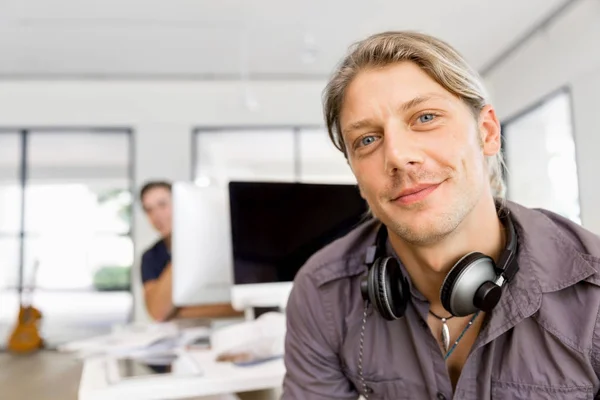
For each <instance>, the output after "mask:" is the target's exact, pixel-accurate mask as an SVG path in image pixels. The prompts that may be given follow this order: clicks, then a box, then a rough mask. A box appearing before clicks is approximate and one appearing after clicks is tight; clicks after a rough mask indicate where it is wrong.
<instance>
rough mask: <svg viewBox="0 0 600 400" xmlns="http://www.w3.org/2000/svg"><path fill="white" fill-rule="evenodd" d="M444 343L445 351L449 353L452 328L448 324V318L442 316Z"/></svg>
mask: <svg viewBox="0 0 600 400" xmlns="http://www.w3.org/2000/svg"><path fill="white" fill-rule="evenodd" d="M442 345H443V346H444V353H447V352H448V349H449V348H450V329H448V325H447V324H446V318H442Z"/></svg>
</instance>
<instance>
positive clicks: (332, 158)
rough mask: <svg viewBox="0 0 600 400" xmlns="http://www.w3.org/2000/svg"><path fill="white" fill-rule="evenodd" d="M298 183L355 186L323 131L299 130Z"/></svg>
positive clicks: (341, 155)
mask: <svg viewBox="0 0 600 400" xmlns="http://www.w3.org/2000/svg"><path fill="white" fill-rule="evenodd" d="M298 133H299V140H298V143H299V148H300V149H299V152H298V153H299V157H300V181H301V182H315V183H347V184H356V178H355V177H354V174H353V173H352V170H351V169H350V166H349V165H348V162H347V161H346V157H344V154H343V153H342V152H341V151H339V150H338V149H337V148H336V147H335V146H334V144H333V142H332V141H331V139H329V135H328V134H327V131H325V130H324V129H300V130H299V131H298Z"/></svg>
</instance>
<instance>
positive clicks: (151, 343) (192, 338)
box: [58, 323, 210, 365]
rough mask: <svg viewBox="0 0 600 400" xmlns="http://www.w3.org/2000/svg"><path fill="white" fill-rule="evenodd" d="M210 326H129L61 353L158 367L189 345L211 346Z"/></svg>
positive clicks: (74, 344)
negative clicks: (132, 360) (131, 361)
mask: <svg viewBox="0 0 600 400" xmlns="http://www.w3.org/2000/svg"><path fill="white" fill-rule="evenodd" d="M209 338H210V329H209V328H208V327H189V328H179V327H177V325H175V324H169V323H166V324H148V325H145V326H143V325H135V326H130V327H127V328H124V329H121V330H118V331H115V332H113V333H110V334H108V335H102V336H97V337H93V338H90V339H84V340H78V341H75V342H71V343H67V344H65V345H62V346H60V347H59V348H58V350H59V351H63V352H72V353H75V354H76V356H78V357H80V358H87V357H93V356H99V355H110V356H116V357H129V358H135V359H139V360H144V361H148V362H150V361H151V360H153V361H154V362H158V363H159V365H160V364H162V362H163V361H164V362H165V363H166V362H167V361H166V360H170V359H171V358H172V357H173V356H175V354H176V352H177V351H178V350H179V349H181V348H185V347H188V346H190V345H198V344H200V345H202V344H204V345H206V346H208V343H209Z"/></svg>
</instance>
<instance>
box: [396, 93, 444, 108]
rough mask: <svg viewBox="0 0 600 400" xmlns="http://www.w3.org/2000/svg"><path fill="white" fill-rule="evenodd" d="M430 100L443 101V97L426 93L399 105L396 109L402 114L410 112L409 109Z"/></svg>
mask: <svg viewBox="0 0 600 400" xmlns="http://www.w3.org/2000/svg"><path fill="white" fill-rule="evenodd" d="M432 99H440V100H444V99H445V97H444V96H442V95H440V94H437V93H426V94H423V95H418V96H417V97H415V98H414V99H412V100H409V101H407V102H405V103H402V105H400V107H399V108H398V109H399V110H400V111H402V112H406V111H408V110H410V109H411V108H414V107H416V106H418V105H420V104H422V103H425V102H427V101H429V100H432Z"/></svg>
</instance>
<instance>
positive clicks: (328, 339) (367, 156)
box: [283, 32, 600, 399]
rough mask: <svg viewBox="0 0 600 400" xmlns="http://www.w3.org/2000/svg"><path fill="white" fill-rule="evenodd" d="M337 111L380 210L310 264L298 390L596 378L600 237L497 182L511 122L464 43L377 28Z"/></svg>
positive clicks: (331, 86)
mask: <svg viewBox="0 0 600 400" xmlns="http://www.w3.org/2000/svg"><path fill="white" fill-rule="evenodd" d="M324 111H325V118H326V122H327V126H328V130H329V134H330V136H331V138H332V140H333V142H334V143H335V145H336V146H337V147H338V148H339V149H340V150H341V151H342V152H343V153H344V155H345V157H346V158H347V161H348V163H349V166H350V168H351V169H352V171H353V173H354V175H355V177H356V180H357V182H358V186H359V189H360V191H361V193H362V196H363V197H364V199H365V200H366V202H367V203H368V205H369V207H370V209H371V211H372V214H373V216H374V217H375V218H374V219H372V220H371V221H368V222H366V223H364V224H362V225H361V226H359V227H357V228H356V229H355V230H354V231H353V232H351V233H350V234H348V235H347V236H346V237H344V238H342V239H340V240H338V241H336V242H334V243H332V244H330V245H329V246H327V247H326V248H325V249H323V250H321V251H320V252H318V253H317V254H316V255H314V256H313V257H312V258H311V259H310V260H309V261H308V262H307V264H306V265H305V266H304V267H303V268H302V270H301V271H300V272H299V273H298V275H297V276H296V279H295V283H294V288H293V290H292V293H291V295H290V298H289V303H288V306H287V319H288V322H287V323H288V327H287V336H286V354H285V365H286V370H287V374H286V377H285V381H284V388H283V389H284V394H283V398H284V399H356V398H357V396H358V395H359V394H360V395H362V396H363V397H365V398H367V399H409V398H410V399H436V398H437V399H450V398H458V399H489V398H502V399H509V398H510V399H525V398H557V399H558V398H561V399H567V398H568V399H575V398H582V399H583V398H592V397H593V396H594V394H596V393H598V391H599V389H600V380H599V379H598V374H599V372H600V325H599V311H600V288H599V287H598V286H599V284H600V274H599V265H600V258H599V257H600V240H599V238H598V237H597V236H595V235H593V234H591V233H590V232H588V231H585V230H584V229H583V228H581V227H580V226H578V225H576V224H574V223H572V222H571V221H568V220H566V219H564V218H562V217H560V216H558V215H556V214H554V213H551V212H549V211H543V210H533V209H527V208H525V207H522V206H519V205H517V204H515V203H513V202H509V201H507V200H500V199H499V198H501V197H502V196H503V193H504V185H503V181H502V165H503V162H502V156H501V152H500V150H501V144H500V139H501V137H500V124H499V122H498V119H497V117H496V114H495V111H494V108H493V107H492V106H491V105H490V104H489V101H488V98H487V95H486V94H485V91H484V88H483V85H482V83H481V79H480V78H479V77H478V75H477V74H476V72H474V71H473V69H471V68H470V67H469V66H468V65H467V64H466V62H465V61H464V59H463V58H461V56H460V55H459V54H458V53H457V52H456V51H455V50H454V49H453V48H451V47H450V46H449V45H447V44H446V43H444V42H442V41H440V40H438V39H436V38H433V37H430V36H427V35H423V34H417V33H414V32H386V33H382V34H377V35H374V36H371V37H369V38H367V39H365V40H364V41H362V42H359V43H357V44H356V45H355V46H354V48H353V49H352V50H351V52H350V54H349V55H348V56H347V57H346V58H345V59H344V60H343V62H342V63H341V65H340V66H339V68H338V69H337V70H336V71H335V73H334V74H333V76H332V78H331V80H330V82H329V83H328V85H327V87H326V89H325V93H324ZM386 235H387V236H386ZM386 237H387V239H386ZM380 239H381V243H382V244H381V243H380V245H379V246H376V247H373V246H374V245H375V244H376V243H379V242H378V241H379V240H380ZM373 249H377V250H378V251H379V252H383V253H384V254H383V256H385V257H390V258H389V259H387V260H389V262H387V263H378V262H375V263H373V260H374V258H375V257H374V256H373ZM472 252H478V253H475V254H472V255H469V256H468V257H466V258H463V257H464V256H465V255H468V254H470V253H472ZM379 256H381V255H379ZM379 256H377V257H379ZM473 257H475V258H473ZM378 260H381V258H378ZM455 264H456V265H457V267H456V268H453V267H454V265H455ZM459 266H460V267H459ZM494 266H495V267H494ZM367 271H370V272H369V274H368V275H367ZM450 271H452V272H451V273H450ZM490 271H491V277H490ZM501 271H504V272H502V274H501V273H500V272H501ZM486 274H487V278H486V277H484V275H486ZM474 282H475V283H476V284H473V283H474ZM465 293H467V294H468V296H466V297H465V296H463V295H465ZM461 296H463V297H461ZM469 296H470V297H469ZM450 311H453V312H450Z"/></svg>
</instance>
